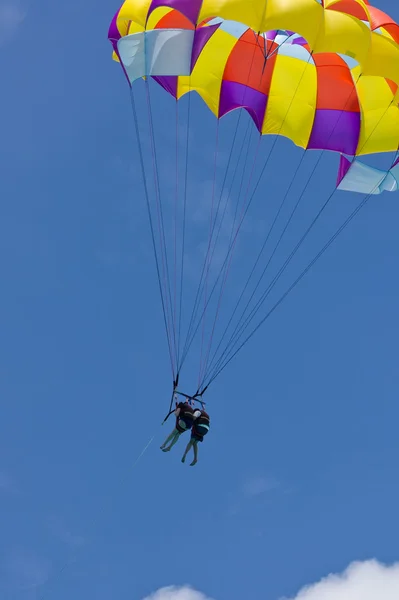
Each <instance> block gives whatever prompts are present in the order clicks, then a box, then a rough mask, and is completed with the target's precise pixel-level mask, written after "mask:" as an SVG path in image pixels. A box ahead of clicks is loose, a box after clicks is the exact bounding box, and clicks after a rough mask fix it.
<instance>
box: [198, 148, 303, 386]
mask: <svg viewBox="0 0 399 600" xmlns="http://www.w3.org/2000/svg"><path fill="white" fill-rule="evenodd" d="M305 156H306V152H303V154H302V156H301V159H300V161H299V163H298V165H297V167H296V169H295V173H294V175H293V176H292V178H291V181H290V184H289V186H288V189H287V190H286V193H285V194H284V197H283V199H282V201H281V203H280V206H279V208H278V210H277V213H276V215H275V217H274V220H273V222H272V225H271V227H270V228H269V231H268V234H267V236H266V239H265V241H264V242H263V244H262V247H261V249H260V251H259V253H258V256H257V257H256V260H255V263H254V265H253V267H252V269H251V272H250V274H249V276H248V278H247V280H246V282H245V284H244V286H243V289H242V291H241V294H240V297H239V298H238V300H237V302H236V304H235V307H234V310H233V312H232V315H231V317H230V319H229V321H228V323H227V325H226V327H225V329H224V331H223V334H222V337H221V339H220V341H219V344H218V345H217V347H216V349H215V351H214V352H213V355H212V358H211V360H210V365H212V364H213V362H214V360H215V358H216V356H217V353H218V351H219V349H220V347H221V345H222V344H223V342H224V340H225V337H226V335H227V332H228V330H229V327H230V325H231V323H232V322H233V319H234V317H235V315H236V313H237V311H238V308H239V306H240V304H241V301H242V299H243V297H244V295H245V292H246V291H247V290H248V288H249V283H250V281H251V279H252V277H253V275H254V273H255V270H256V267H257V266H258V264H259V261H260V259H261V257H262V254H263V252H264V250H265V248H266V245H267V243H268V241H269V239H270V236H271V234H272V233H273V230H274V227H275V225H276V223H277V221H278V218H279V216H280V214H281V211H282V210H283V207H284V205H285V202H286V200H287V197H288V195H289V193H290V191H291V189H292V186H293V184H294V181H295V179H296V177H297V175H298V173H299V171H300V168H301V166H302V163H303V161H304V158H305ZM269 262H270V261H269ZM259 285H260V282H258V284H257V285H256V287H255V290H254V292H253V294H252V296H251V298H250V300H249V302H251V299H252V298H253V295H254V294H255V292H256V290H257V288H258V287H259ZM247 306H248V305H247ZM245 311H246V308H245V309H244V314H245ZM239 323H240V321H239ZM233 333H234V332H233ZM210 368H212V366H210ZM205 377H206V375H205Z"/></svg>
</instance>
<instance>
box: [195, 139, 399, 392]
mask: <svg viewBox="0 0 399 600" xmlns="http://www.w3.org/2000/svg"><path fill="white" fill-rule="evenodd" d="M398 157H399V150H398V151H397V153H396V156H395V159H394V160H393V162H392V165H391V167H390V168H392V167H393V165H394V164H395V162H396V160H397V158H398ZM385 177H386V175H385V174H384V175H383V176H382V177H381V179H380V181H379V182H378V184H376V185H375V187H374V188H373V189H372V191H371V192H370V193H368V194H367V195H366V196H364V198H363V200H362V201H361V202H360V203H359V204H358V206H357V207H356V208H355V209H354V210H353V211H352V213H351V214H350V215H349V216H348V217H347V218H346V220H345V221H344V223H343V224H342V225H341V226H340V227H339V228H338V230H337V231H336V232H335V233H334V235H332V236H331V237H330V239H329V240H328V242H327V243H326V244H325V245H324V246H323V248H322V249H321V250H320V251H319V252H318V253H317V254H316V256H315V257H314V258H313V260H312V261H311V262H310V263H309V264H308V265H307V267H305V269H304V270H303V271H302V272H301V274H300V275H299V276H298V277H297V279H296V280H295V281H294V282H293V283H292V284H291V286H290V287H289V288H288V289H287V290H286V292H285V293H284V294H283V295H282V296H281V298H280V299H279V300H278V301H277V302H276V303H275V304H274V305H273V307H272V308H271V309H270V310H269V311H268V313H267V314H266V316H265V317H264V318H263V319H262V320H261V321H260V323H258V325H257V326H256V327H255V328H254V329H253V331H252V332H251V333H250V334H249V335H248V337H247V338H246V339H245V340H244V341H243V342H242V343H241V345H240V346H239V347H238V348H237V349H236V350H235V351H234V353H233V354H232V355H230V356H229V357H228V359H227V360H226V361H225V362H224V363H223V364H222V366H221V367H220V368H219V369H218V370H217V371H216V372H214V374H213V375H212V376H211V377H210V379H209V380H208V382H207V385H206V388H208V387H209V386H210V385H211V383H213V381H215V379H216V378H217V377H218V376H219V375H220V373H222V371H223V370H224V369H225V368H226V367H227V365H228V364H229V363H230V362H231V361H232V360H233V359H234V358H235V356H236V355H237V354H238V353H239V352H240V350H241V349H242V348H243V347H244V346H245V345H246V344H247V343H248V342H249V340H250V339H251V338H252V337H253V336H254V335H255V333H256V332H257V331H258V330H259V328H260V327H261V326H262V325H263V324H264V323H265V322H266V321H267V320H268V319H269V317H270V316H271V315H272V314H273V313H274V311H275V310H276V309H277V308H278V307H279V306H280V305H281V304H282V303H283V302H284V300H285V299H286V298H287V296H288V295H289V294H290V293H291V292H292V291H293V290H294V289H295V288H296V286H297V285H298V284H299V283H300V281H301V280H302V279H303V278H304V277H305V275H306V274H307V273H308V272H309V271H310V270H311V268H312V267H313V266H314V265H315V264H316V262H317V261H318V260H319V259H320V258H321V257H322V256H323V254H324V253H325V252H326V251H327V250H328V248H329V247H330V246H331V245H332V244H333V243H334V241H335V240H336V239H337V238H338V237H339V235H340V234H341V233H342V232H343V231H344V229H346V227H347V226H348V225H349V224H350V223H351V221H352V220H353V219H354V218H355V217H356V216H357V214H358V213H359V212H360V210H361V209H362V208H363V207H364V206H365V205H366V204H367V203H368V201H369V200H370V198H372V196H373V195H374V192H375V191H376V190H377V189H378V188H379V186H380V185H381V183H382V182H383V181H384V179H385ZM335 192H336V190H334V191H333V192H332V193H331V194H330V196H329V198H328V199H327V201H326V202H325V204H324V205H323V207H322V209H321V211H323V210H324V208H325V207H326V206H327V204H328V203H329V202H330V200H331V199H332V197H333V196H334V194H335ZM321 211H320V212H321ZM320 212H319V214H318V215H317V216H316V217H315V219H314V222H313V224H314V223H315V222H316V220H317V219H318V217H319V216H320ZM313 224H312V225H311V226H313Z"/></svg>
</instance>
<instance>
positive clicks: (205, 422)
mask: <svg viewBox="0 0 399 600" xmlns="http://www.w3.org/2000/svg"><path fill="white" fill-rule="evenodd" d="M197 412H199V413H200V414H199V416H197V417H196V419H195V420H194V421H193V425H192V428H191V439H190V441H189V443H188V444H187V448H186V450H185V452H184V454H183V457H182V459H181V461H182V463H184V462H186V457H187V454H188V453H189V452H190V450H191V448H192V449H193V452H194V460H193V462H192V463H190V467H193V466H194V465H196V464H197V462H198V442H203V441H204V436H205V435H206V434H207V433H208V431H209V429H210V424H211V420H210V417H209V415H208V413H207V412H206V411H205V409H204V408H202V409H201V410H198V411H197Z"/></svg>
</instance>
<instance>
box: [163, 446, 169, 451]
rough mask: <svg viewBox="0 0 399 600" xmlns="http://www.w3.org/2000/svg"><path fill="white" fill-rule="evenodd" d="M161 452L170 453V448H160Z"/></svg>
mask: <svg viewBox="0 0 399 600" xmlns="http://www.w3.org/2000/svg"><path fill="white" fill-rule="evenodd" d="M161 450H162V452H169V451H170V446H168V447H167V448H161Z"/></svg>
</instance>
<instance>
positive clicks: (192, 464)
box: [190, 458, 197, 467]
mask: <svg viewBox="0 0 399 600" xmlns="http://www.w3.org/2000/svg"><path fill="white" fill-rule="evenodd" d="M196 464H197V459H196V458H194V460H193V462H192V463H191V465H190V467H193V466H194V465H196Z"/></svg>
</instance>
